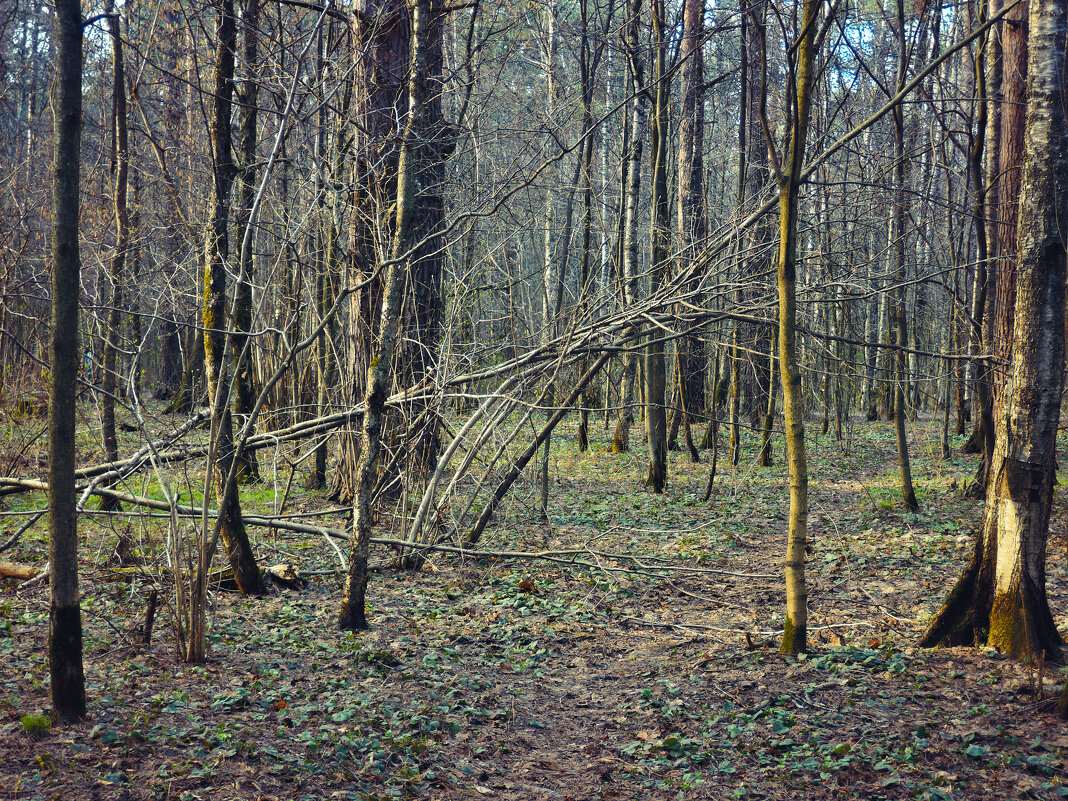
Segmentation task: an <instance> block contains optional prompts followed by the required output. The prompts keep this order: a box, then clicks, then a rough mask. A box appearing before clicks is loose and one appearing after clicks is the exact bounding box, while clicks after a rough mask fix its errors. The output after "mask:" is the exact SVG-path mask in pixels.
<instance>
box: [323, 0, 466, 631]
mask: <svg viewBox="0 0 1068 801" xmlns="http://www.w3.org/2000/svg"><path fill="white" fill-rule="evenodd" d="M406 11H407V16H408V17H409V18H410V23H411V25H410V29H409V28H408V26H406V25H404V22H405V19H404V18H405V16H406V13H405V12H406ZM375 12H376V13H377V14H378V15H380V17H379V18H378V19H376V18H374V17H372V16H369V15H368V14H365V15H364V16H363V18H362V21H361V24H363V25H369V26H372V27H373V26H376V25H381V24H382V23H383V22H388V23H389V25H388V26H387V31H386V33H387V35H389V36H390V37H391V38H389V39H387V40H384V41H385V42H387V44H388V46H389V47H391V48H393V49H392V50H390V51H389V52H388V55H385V57H386V59H387V60H388V61H390V63H392V64H394V65H395V66H398V67H399V66H400V63H399V62H398V61H397V59H398V57H399V55H400V53H402V52H405V51H407V52H409V53H410V55H409V57H408V63H407V68H406V73H407V75H408V81H407V87H408V88H407V103H406V108H405V112H404V114H403V117H402V118H401V123H402V125H403V127H402V131H401V137H400V141H399V143H398V144H399V152H398V153H397V164H396V175H395V186H396V195H395V198H394V199H395V207H394V208H395V209H396V211H395V214H396V216H395V219H394V220H393V222H392V230H393V240H392V246H391V247H390V249H389V257H388V259H386V260H385V263H384V264H382V265H381V267H382V268H383V271H384V278H383V287H382V299H381V303H380V309H379V321H378V326H377V329H378V335H377V337H376V339H375V344H374V350H373V352H372V353H371V356H370V359H369V360H368V367H367V374H366V378H365V381H364V385H365V392H364V404H365V411H364V414H363V420H362V424H361V434H360V448H359V457H358V462H357V469H356V483H355V487H354V489H355V496H356V497H355V506H356V508H355V514H354V521H353V527H354V529H355V532H354V536H353V538H352V549H351V552H350V556H349V568H348V572H347V574H346V577H345V588H344V592H343V595H342V601H341V612H340V615H339V619H338V625H339V626H340V628H342V629H366V628H367V625H368V624H367V614H366V602H365V601H366V592H367V580H368V576H369V573H368V560H369V556H370V545H371V525H372V514H373V509H372V506H371V495H372V490H373V488H374V485H375V483H376V476H377V467H376V462H377V460H378V457H379V455H380V453H381V451H382V445H383V435H384V425H383V423H384V418H385V402H386V397H387V396H388V394H389V388H390V381H391V379H392V377H393V374H394V373H393V370H394V356H395V354H396V353H397V351H398V349H399V347H400V346H401V344H402V343H401V342H400V337H399V333H400V331H401V324H402V317H403V314H402V311H403V307H404V302H405V288H406V285H408V284H409V283H411V282H413V281H414V282H415V283H417V284H418V283H419V282H421V281H427V280H432V281H434V282H436V286H437V290H436V291H437V292H438V293H440V270H439V269H437V268H440V261H433V259H435V258H436V257H437V256H439V255H440V254H438V253H437V250H438V238H437V237H438V235H439V231H440V222H441V211H442V206H441V196H440V195H439V194H438V193H439V192H440V177H441V174H442V171H443V169H444V160H445V159H446V158H447V157H448V156H449V154H450V152H451V150H450V148H449V138H448V132H447V131H446V130H445V125H444V123H443V122H442V120H441V118H440V92H439V91H438V88H437V86H436V84H437V82H438V80H439V76H440V56H441V22H442V17H443V15H444V13H445V10H444V9H442V8H439V7H438V6H437V5H436V4H435V5H434V6H431V3H430V1H429V0H407V9H405V7H404V5H403V4H399V3H396V2H394V0H391V3H390V5H389V6H388V7H386V6H383V7H379V8H376V9H375ZM409 32H410V37H408V36H407V35H406V34H407V33H409ZM372 35H377V34H372ZM384 54H385V53H384V51H382V52H376V53H374V57H375V58H381V57H383V55H384ZM380 66H384V65H380ZM380 66H373V67H372V69H379V68H380ZM431 90H433V92H432V94H431ZM368 91H370V92H373V91H375V87H369V88H368ZM365 100H366V98H365ZM435 102H436V103H437V105H435ZM392 107H393V106H391V108H392ZM378 111H379V113H380V112H381V110H380V109H379V110H378ZM387 122H388V121H387ZM431 178H436V179H435V180H431ZM366 211H367V210H366V209H364V213H366ZM365 222H367V221H366V220H365ZM430 291H434V290H433V289H431V290H430ZM416 294H417V296H419V294H420V293H419V292H417V293H416ZM438 296H439V297H440V294H439V295H438ZM416 319H420V318H419V317H418V315H416ZM433 323H434V321H433V320H428V319H425V318H423V319H422V322H421V323H420V325H425V326H426V327H424V328H421V329H418V328H417V330H420V331H421V332H422V333H423V336H427V335H428V334H427V329H428V328H434V325H433ZM430 367H431V365H430V364H426V363H423V364H422V365H421V366H420V365H416V366H415V367H413V366H412V362H411V361H407V360H402V363H401V365H400V367H399V369H400V370H401V371H402V375H408V376H409V377H410V376H412V370H413V369H420V370H421V369H426V370H427V371H429V369H430ZM406 436H407V434H406ZM427 453H429V451H427ZM433 454H434V459H435V460H436V458H437V455H436V454H437V449H436V447H435V448H434V450H433ZM413 456H414V457H415V458H416V459H418V461H417V462H416V463H417V464H422V463H423V461H422V456H420V455H419V454H413Z"/></svg>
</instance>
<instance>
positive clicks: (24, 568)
mask: <svg viewBox="0 0 1068 801" xmlns="http://www.w3.org/2000/svg"><path fill="white" fill-rule="evenodd" d="M40 572H41V568H39V567H35V566H34V565H19V564H15V563H14V562H0V578H13V579H23V580H25V579H31V578H33V577H34V576H36V575H37V574H38V573H40Z"/></svg>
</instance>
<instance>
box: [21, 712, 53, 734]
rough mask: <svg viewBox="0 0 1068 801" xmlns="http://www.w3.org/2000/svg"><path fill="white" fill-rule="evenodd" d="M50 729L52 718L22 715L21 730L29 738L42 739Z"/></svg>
mask: <svg viewBox="0 0 1068 801" xmlns="http://www.w3.org/2000/svg"><path fill="white" fill-rule="evenodd" d="M51 729H52V718H50V717H49V716H48V715H23V716H22V730H23V731H24V732H25V733H26V734H28V735H29V736H30V737H44V736H45V735H46V734H48V732H49V731H51Z"/></svg>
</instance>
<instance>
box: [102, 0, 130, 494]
mask: <svg viewBox="0 0 1068 801" xmlns="http://www.w3.org/2000/svg"><path fill="white" fill-rule="evenodd" d="M106 11H107V13H108V28H109V32H110V34H111V47H112V61H111V65H112V71H111V81H112V95H111V97H112V109H111V112H112V116H113V120H112V123H113V126H112V132H113V134H114V137H115V139H114V151H113V153H112V159H113V166H114V174H115V253H114V254H113V255H112V257H111V263H110V265H109V268H108V283H109V284H110V285H111V301H110V303H109V304H108V317H107V330H106V332H105V335H104V336H105V339H104V371H103V376H102V378H101V382H100V388H101V393H100V395H101V397H100V429H101V434H102V438H103V441H104V460H105V461H107V462H114V461H116V460H117V459H118V458H119V442H118V438H117V437H116V435H115V395H116V393H117V392H118V388H119V381H118V369H119V364H118V353H119V339H120V334H121V331H122V304H123V296H122V285H123V282H124V281H125V276H124V275H123V272H124V268H125V264H126V251H127V249H128V248H129V229H130V226H129V215H128V212H127V204H126V198H127V191H128V188H129V175H130V149H129V136H128V133H127V125H126V82H125V71H124V69H123V61H122V35H121V31H120V28H119V15H118V14H117V13H115V8H114V4H113V3H111V2H109V3H108V4H107V6H106ZM100 508H101V509H104V510H108V511H110V510H114V509H117V508H119V504H118V503H117V502H116V501H115V500H114V499H110V498H102V499H101V501H100Z"/></svg>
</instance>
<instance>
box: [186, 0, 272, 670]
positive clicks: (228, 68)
mask: <svg viewBox="0 0 1068 801" xmlns="http://www.w3.org/2000/svg"><path fill="white" fill-rule="evenodd" d="M217 37H218V47H217V49H216V55H215V59H216V60H215V91H214V99H213V101H212V116H211V123H212V131H211V143H212V156H213V159H212V161H213V165H212V167H213V169H212V177H213V181H212V208H211V222H210V224H209V227H208V237H207V240H208V241H207V244H206V247H205V251H204V306H203V314H204V375H205V379H206V381H207V384H208V397H209V399H210V401H211V408H212V432H213V434H214V436H215V438H216V440H215V463H214V465H213V469H212V476H213V485H214V489H215V494H216V497H217V498H218V503H219V512H218V513H219V517H220V518H221V528H220V536H221V537H222V540H223V543H224V545H225V546H226V555H227V557H228V558H229V560H230V566H231V567H232V568H233V571H234V579H235V580H236V582H237V586H238V588H239V589H240V590H241V592H243V593H245V594H259V593H260V592H262V591H263V585H262V581H261V578H260V572H259V568H258V567H257V565H256V557H255V556H254V555H253V553H252V545H251V543H250V542H249V538H248V532H247V531H246V530H245V524H244V522H243V521H242V519H241V502H240V498H239V497H238V492H237V487H236V483H235V482H233V481H228V476H229V475H230V472H231V467H232V466H233V462H234V432H233V417H232V416H231V414H230V403H229V398H230V381H229V376H228V373H229V370H228V369H227V367H228V365H227V350H228V347H227V342H226V340H227V328H228V325H229V321H228V320H227V316H228V315H227V311H226V262H227V258H228V256H229V252H230V250H229V237H228V227H229V223H230V189H231V188H232V186H233V181H234V175H235V172H236V170H235V166H234V162H233V153H232V147H231V144H232V141H231V135H230V113H231V108H232V105H233V103H232V99H233V91H234V47H235V44H236V38H237V33H236V21H235V19H234V3H233V0H221V2H220V5H219V22H218V27H217ZM206 568H207V566H206V565H202V566H201V570H202V571H203V570H206ZM198 580H199V581H202V580H206V576H203V575H202V576H198ZM187 658H188V659H190V661H199V660H200V659H202V658H203V655H202V654H194V653H191V654H188V655H187Z"/></svg>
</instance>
